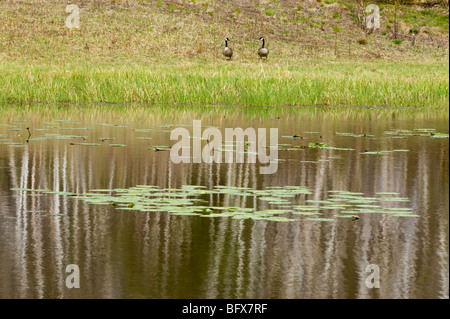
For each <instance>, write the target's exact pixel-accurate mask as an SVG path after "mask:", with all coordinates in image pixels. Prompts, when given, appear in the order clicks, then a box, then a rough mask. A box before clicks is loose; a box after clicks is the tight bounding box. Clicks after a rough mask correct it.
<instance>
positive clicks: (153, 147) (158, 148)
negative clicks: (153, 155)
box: [148, 145, 171, 152]
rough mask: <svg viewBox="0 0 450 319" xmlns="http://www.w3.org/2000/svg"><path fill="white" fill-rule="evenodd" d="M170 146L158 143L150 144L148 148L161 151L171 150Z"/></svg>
mask: <svg viewBox="0 0 450 319" xmlns="http://www.w3.org/2000/svg"><path fill="white" fill-rule="evenodd" d="M170 149H171V148H170V146H164V145H156V146H150V147H149V148H148V150H149V151H155V152H160V151H170Z"/></svg>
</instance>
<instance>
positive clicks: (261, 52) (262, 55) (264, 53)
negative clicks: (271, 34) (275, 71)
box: [258, 38, 269, 59]
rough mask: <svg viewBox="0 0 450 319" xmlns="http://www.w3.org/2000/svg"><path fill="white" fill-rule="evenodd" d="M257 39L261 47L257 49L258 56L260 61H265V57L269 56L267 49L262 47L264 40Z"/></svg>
mask: <svg viewBox="0 0 450 319" xmlns="http://www.w3.org/2000/svg"><path fill="white" fill-rule="evenodd" d="M259 39H260V40H262V47H260V48H259V50H258V55H259V57H260V58H261V59H262V58H266V59H267V56H268V55H269V49H268V48H266V47H265V46H264V45H265V43H266V41H265V40H264V38H259Z"/></svg>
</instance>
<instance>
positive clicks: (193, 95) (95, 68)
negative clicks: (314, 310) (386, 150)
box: [0, 60, 449, 108]
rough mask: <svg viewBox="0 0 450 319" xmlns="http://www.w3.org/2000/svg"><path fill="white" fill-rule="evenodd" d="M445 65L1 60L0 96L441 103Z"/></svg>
mask: <svg viewBox="0 0 450 319" xmlns="http://www.w3.org/2000/svg"><path fill="white" fill-rule="evenodd" d="M448 75H449V67H448V63H444V62H443V63H441V64H436V63H435V62H433V63H429V64H428V63H421V64H415V63H399V62H385V61H373V62H367V61H365V62H361V63H357V62H356V63H355V62H354V61H342V60H341V61H340V62H339V63H336V62H335V63H333V62H327V63H315V62H311V61H309V62H308V61H305V62H304V63H302V64H301V65H299V64H296V63H292V64H291V63H285V64H269V63H265V62H263V63H261V62H258V63H253V64H246V65H242V64H241V63H239V62H231V63H228V62H225V61H223V62H222V63H200V62H196V63H183V62H179V63H174V64H171V65H169V64H165V65H164V64H163V65H151V66H142V65H139V64H138V65H127V66H123V65H110V64H105V65H93V64H76V65H72V66H66V65H65V66H57V65H53V66H30V65H21V64H18V65H15V64H1V65H0V101H1V102H19V103H30V102H112V103H132V102H147V103H153V104H161V103H164V104H166V103H168V104H214V105H217V104H220V105H249V106H289V105H294V106H314V105H328V106H330V105H352V106H394V107H431V108H433V107H434V108H446V107H448V103H449V92H448V91H449V88H448V86H449V80H448Z"/></svg>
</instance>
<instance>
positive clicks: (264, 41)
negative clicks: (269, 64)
mask: <svg viewBox="0 0 450 319" xmlns="http://www.w3.org/2000/svg"><path fill="white" fill-rule="evenodd" d="M262 42H263V46H262V47H263V48H264V44H265V43H266V40H264V39H262Z"/></svg>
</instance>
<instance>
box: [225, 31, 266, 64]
mask: <svg viewBox="0 0 450 319" xmlns="http://www.w3.org/2000/svg"><path fill="white" fill-rule="evenodd" d="M259 40H262V47H260V48H259V50H258V55H259V57H260V58H261V59H262V58H266V59H267V56H268V55H269V49H268V48H266V47H264V45H265V44H266V40H264V38H263V37H261V38H259ZM228 41H230V39H228V38H226V39H225V48H224V49H223V51H222V54H223V55H224V56H225V57H226V58H228V59H230V60H231V57H232V56H233V50H232V49H231V48H230V47H229V46H228Z"/></svg>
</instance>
